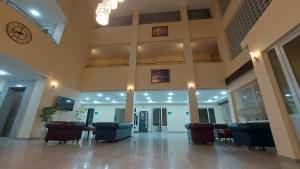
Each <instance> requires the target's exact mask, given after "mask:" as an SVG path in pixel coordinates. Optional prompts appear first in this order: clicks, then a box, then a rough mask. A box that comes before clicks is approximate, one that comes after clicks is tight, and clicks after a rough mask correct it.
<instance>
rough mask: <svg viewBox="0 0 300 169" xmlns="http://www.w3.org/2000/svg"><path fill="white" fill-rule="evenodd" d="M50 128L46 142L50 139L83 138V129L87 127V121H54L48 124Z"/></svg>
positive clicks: (69, 139)
mask: <svg viewBox="0 0 300 169" xmlns="http://www.w3.org/2000/svg"><path fill="white" fill-rule="evenodd" d="M46 127H47V128H48V131H47V134H46V137H45V141H46V144H47V142H48V141H49V140H53V141H59V142H62V141H63V142H64V143H65V142H66V141H71V140H76V141H77V142H78V141H79V140H80V139H81V134H82V130H83V128H84V127H85V123H81V122H64V121H52V122H50V123H48V124H46Z"/></svg>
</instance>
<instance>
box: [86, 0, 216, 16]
mask: <svg viewBox="0 0 300 169" xmlns="http://www.w3.org/2000/svg"><path fill="white" fill-rule="evenodd" d="M99 2H101V0H89V3H90V4H91V6H92V9H93V10H96V7H97V4H98V3H99ZM181 6H187V7H188V9H203V8H209V7H210V6H211V0H125V1H124V2H123V3H119V6H118V8H117V10H114V11H112V13H111V15H112V16H127V15H131V14H132V11H134V10H138V11H140V13H155V12H168V11H178V10H180V8H181Z"/></svg>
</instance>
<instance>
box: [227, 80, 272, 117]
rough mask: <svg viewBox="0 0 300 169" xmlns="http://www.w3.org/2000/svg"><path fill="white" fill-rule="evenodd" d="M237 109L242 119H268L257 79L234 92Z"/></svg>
mask: <svg viewBox="0 0 300 169" xmlns="http://www.w3.org/2000/svg"><path fill="white" fill-rule="evenodd" d="M233 96H234V100H235V103H236V109H237V110H236V111H237V113H238V114H239V116H240V118H241V121H246V122H247V121H258V120H267V114H266V110H265V106H264V102H263V99H262V96H261V92H260V89H259V86H258V83H257V81H256V80H255V81H253V82H251V83H249V84H247V85H245V86H243V87H241V88H240V89H237V90H236V91H234V92H233Z"/></svg>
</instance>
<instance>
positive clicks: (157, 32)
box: [152, 26, 169, 37]
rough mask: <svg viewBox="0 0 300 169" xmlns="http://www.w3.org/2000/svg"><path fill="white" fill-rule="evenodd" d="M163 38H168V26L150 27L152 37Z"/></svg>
mask: <svg viewBox="0 0 300 169" xmlns="http://www.w3.org/2000/svg"><path fill="white" fill-rule="evenodd" d="M163 36H169V27H168V26H156V27H152V37H163Z"/></svg>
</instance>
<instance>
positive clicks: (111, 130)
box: [93, 122, 133, 142]
mask: <svg viewBox="0 0 300 169" xmlns="http://www.w3.org/2000/svg"><path fill="white" fill-rule="evenodd" d="M93 126H94V127H95V128H96V131H95V140H96V142H97V141H98V140H105V141H109V142H116V141H120V140H123V139H126V138H129V137H131V133H132V127H133V124H131V123H110V122H109V123H94V124H93Z"/></svg>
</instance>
